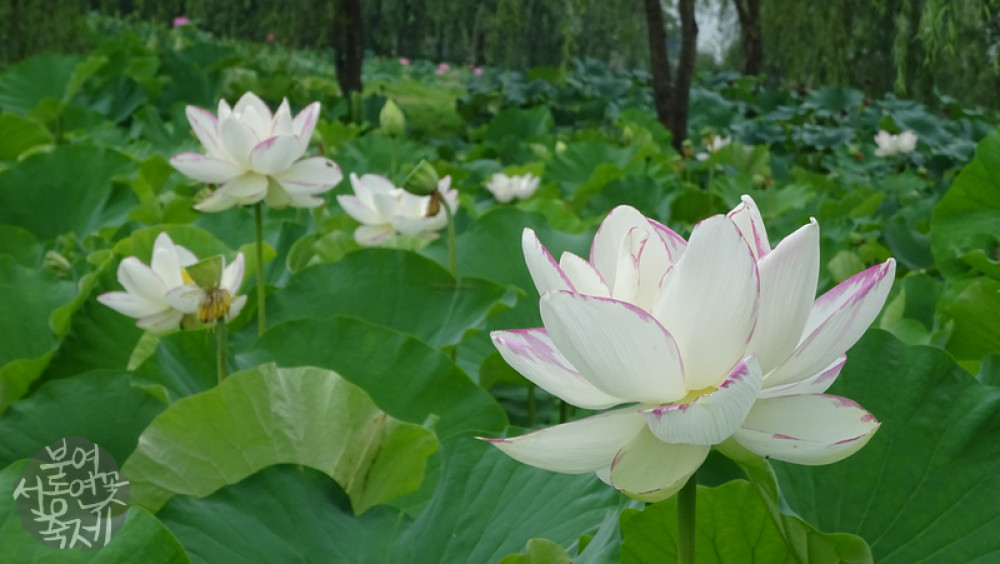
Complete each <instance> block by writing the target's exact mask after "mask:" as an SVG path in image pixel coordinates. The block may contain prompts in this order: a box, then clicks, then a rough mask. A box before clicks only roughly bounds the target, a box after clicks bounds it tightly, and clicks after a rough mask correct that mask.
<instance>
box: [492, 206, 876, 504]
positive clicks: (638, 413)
mask: <svg viewBox="0 0 1000 564" xmlns="http://www.w3.org/2000/svg"><path fill="white" fill-rule="evenodd" d="M522 242H523V247H524V249H525V261H526V262H527V264H528V268H529V271H530V272H531V275H532V278H533V279H534V281H535V284H536V286H538V289H539V291H540V292H542V298H541V302H540V307H541V315H542V322H543V325H544V327H542V328H537V329H523V330H513V331H496V332H494V333H493V334H492V337H493V342H494V344H495V345H496V347H497V349H498V350H499V351H500V354H501V355H502V356H503V357H504V359H505V360H506V361H507V362H508V363H510V365H511V366H512V367H514V368H515V369H516V370H517V371H518V372H520V373H521V374H522V375H524V376H525V377H526V378H528V379H529V380H531V381H532V382H534V383H535V384H537V385H538V386H539V387H541V388H543V389H545V390H546V391H548V392H550V393H552V394H553V395H555V396H557V397H559V398H561V399H563V400H564V401H566V402H568V403H571V404H573V405H576V406H579V407H581V408H585V409H606V408H612V407H614V409H611V410H610V411H607V412H604V413H601V414H599V415H595V416H592V417H588V418H585V419H581V420H578V421H573V422H570V423H564V424H562V425H557V426H555V427H550V428H548V429H542V430H540V431H535V432H533V433H528V434H526V435H522V436H519V437H512V438H504V439H489V440H490V442H491V443H493V444H494V445H495V446H497V447H498V448H500V449H501V450H502V451H504V452H505V453H507V454H508V455H510V456H511V457H513V458H515V459H517V460H519V461H521V462H524V463H526V464H530V465H532V466H537V467H539V468H544V469H547V470H552V471H556V472H564V473H585V472H596V473H597V475H598V476H599V477H600V478H601V479H602V480H604V481H605V482H608V483H609V484H611V485H612V486H614V487H615V488H617V489H619V490H621V491H623V492H624V493H626V494H628V495H630V496H632V497H635V498H637V499H642V500H646V501H656V500H660V499H665V498H666V497H669V496H670V495H672V494H673V493H674V492H676V491H677V490H679V489H680V488H681V487H682V486H683V485H684V483H685V482H686V481H687V480H688V478H689V477H690V476H691V475H692V474H693V473H694V472H695V470H697V468H698V467H699V466H700V465H701V463H702V461H704V459H705V457H706V456H707V455H708V452H709V450H710V449H711V447H712V445H718V444H720V443H723V442H726V441H729V440H730V439H731V440H732V441H735V442H736V443H738V444H739V445H741V446H742V447H744V448H745V449H748V450H750V451H752V452H753V453H756V454H758V455H761V456H769V457H771V458H776V459H779V460H786V461H790V462H796V463H800V464H826V463H830V462H835V461H837V460H840V459H842V458H845V457H847V456H849V455H850V454H853V453H854V452H856V451H857V450H858V449H860V448H861V447H862V446H864V444H865V443H867V441H868V440H869V439H870V438H871V436H872V435H873V433H874V432H875V431H876V430H877V429H878V426H879V423H878V422H877V421H876V420H875V417H874V416H873V415H872V414H871V413H869V412H867V411H866V410H864V409H863V408H861V407H860V406H859V405H858V404H856V403H855V402H853V401H851V400H849V399H846V398H842V397H838V396H831V395H826V394H823V392H824V391H826V389H827V388H828V387H829V386H830V384H832V382H833V380H834V379H835V378H836V376H837V374H838V373H839V371H840V368H841V367H842V366H843V364H844V361H845V358H846V356H845V354H844V353H845V351H846V350H847V349H848V348H850V347H851V346H852V345H853V344H854V343H855V342H856V341H857V340H858V339H859V338H860V337H861V335H862V334H863V333H864V331H865V330H866V329H867V327H868V325H869V324H871V322H872V321H873V320H874V319H875V317H876V316H877V315H878V312H879V311H880V309H881V307H882V305H883V304H884V302H885V299H886V296H887V294H888V292H889V289H890V287H891V285H892V280H893V275H894V272H895V263H894V261H893V260H892V259H890V260H888V261H887V262H886V263H884V264H881V265H878V266H875V267H873V268H871V269H869V270H867V271H865V272H862V273H861V274H858V275H857V276H855V277H853V278H851V279H849V280H847V281H845V282H843V283H842V284H840V285H839V286H837V287H836V288H834V289H832V290H831V291H829V292H827V293H826V294H824V295H823V296H821V297H819V298H818V299H816V300H815V301H814V299H813V298H814V296H815V292H816V280H817V277H818V274H819V227H818V225H817V224H816V222H815V221H813V222H810V224H808V225H806V226H803V227H802V228H800V229H799V230H798V231H796V232H795V233H793V234H792V235H790V236H788V237H787V238H785V240H783V241H782V242H781V244H779V245H778V246H776V247H775V248H774V249H772V248H771V247H770V244H769V243H768V240H767V235H766V232H765V230H764V225H763V222H762V221H761V219H760V214H759V212H758V211H757V208H756V206H755V205H754V203H753V200H751V199H750V198H749V197H744V201H743V203H742V204H741V205H740V206H738V207H737V208H736V209H734V210H733V211H732V212H730V214H728V216H715V217H712V218H709V219H707V220H705V221H702V222H701V223H699V224H698V225H697V226H696V227H695V229H694V231H693V233H692V234H691V238H690V241H688V242H687V243H686V244H685V242H684V241H683V239H681V238H680V237H679V236H677V234H676V233H674V232H673V231H670V230H669V229H667V228H666V227H663V226H662V225H660V224H658V223H656V222H654V221H652V220H649V219H647V218H645V217H643V216H642V214H640V213H639V212H638V211H636V210H634V209H632V208H628V207H624V206H623V207H619V208H616V209H615V210H613V211H612V212H611V213H610V214H609V215H608V217H607V218H606V219H605V221H604V223H602V225H601V228H600V229H599V230H598V233H597V235H596V236H595V238H594V243H593V246H592V248H591V259H590V261H585V260H583V259H581V258H579V257H575V256H574V255H570V254H564V255H563V256H562V258H561V260H560V262H559V264H556V262H555V260H554V259H553V258H552V257H551V255H549V253H548V251H546V250H545V248H544V247H542V246H541V244H540V243H539V242H538V239H537V237H535V236H534V234H533V233H531V232H530V231H528V230H526V232H525V235H524V237H523V241H522Z"/></svg>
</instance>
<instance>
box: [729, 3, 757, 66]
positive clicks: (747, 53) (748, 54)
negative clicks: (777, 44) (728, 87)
mask: <svg viewBox="0 0 1000 564" xmlns="http://www.w3.org/2000/svg"><path fill="white" fill-rule="evenodd" d="M733 6H735V7H736V16H737V18H738V19H739V22H740V38H741V40H742V42H743V62H742V63H741V64H740V72H742V73H743V74H749V75H757V74H760V73H761V71H762V70H764V37H763V35H762V33H761V29H760V0H733Z"/></svg>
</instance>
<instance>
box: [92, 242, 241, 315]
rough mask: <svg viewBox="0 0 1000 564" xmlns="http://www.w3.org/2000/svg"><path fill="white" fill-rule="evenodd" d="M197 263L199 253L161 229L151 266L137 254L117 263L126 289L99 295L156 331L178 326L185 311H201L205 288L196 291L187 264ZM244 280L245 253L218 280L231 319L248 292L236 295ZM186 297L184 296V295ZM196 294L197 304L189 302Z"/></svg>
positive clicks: (188, 312)
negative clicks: (193, 251)
mask: <svg viewBox="0 0 1000 564" xmlns="http://www.w3.org/2000/svg"><path fill="white" fill-rule="evenodd" d="M196 263H198V257H196V256H195V255H194V253H192V252H191V251H189V250H187V249H186V248H184V247H182V246H180V245H175V244H174V242H173V240H171V239H170V236H169V235H167V234H166V233H160V234H159V235H158V236H157V237H156V241H155V242H154V243H153V256H152V260H150V266H146V265H145V264H143V263H142V262H140V261H139V259H137V258H135V257H128V258H125V259H123V260H122V261H121V264H119V265H118V282H119V283H121V285H122V287H124V288H125V291H124V292H107V293H105V294H101V295H100V296H98V297H97V300H98V301H99V302H101V303H102V304H104V305H106V306H108V307H110V308H112V309H114V310H115V311H117V312H119V313H122V314H124V315H127V316H129V317H135V318H138V319H139V321H138V322H137V323H136V325H138V326H139V327H141V328H143V329H146V330H149V331H152V332H154V333H163V332H166V331H170V330H172V329H176V328H177V326H178V325H179V324H180V322H181V320H182V319H183V318H184V315H185V314H196V313H198V305H200V304H201V298H202V297H203V294H204V292H203V291H202V292H195V291H194V290H196V289H197V287H196V286H193V283H192V280H191V278H190V277H189V276H188V274H187V271H186V270H185V268H186V267H192V266H193V265H195V264H196ZM242 280H243V255H242V254H238V255H236V260H235V261H233V264H231V265H230V266H229V267H228V268H226V269H225V271H224V273H223V275H222V277H221V281H220V284H219V287H220V289H224V290H226V291H227V292H228V293H229V296H230V303H228V304H227V307H226V311H225V312H223V313H224V315H226V316H227V320H228V319H232V318H233V317H235V316H236V315H237V314H239V311H240V309H242V308H243V304H244V303H246V296H239V297H233V296H235V295H236V291H237V290H238V289H239V285H240V282H242ZM182 298H183V299H182ZM193 298H196V299H197V301H196V303H195V305H194V307H193V308H192V307H189V302H190V301H191V300H192V299H193ZM217 309H218V308H217Z"/></svg>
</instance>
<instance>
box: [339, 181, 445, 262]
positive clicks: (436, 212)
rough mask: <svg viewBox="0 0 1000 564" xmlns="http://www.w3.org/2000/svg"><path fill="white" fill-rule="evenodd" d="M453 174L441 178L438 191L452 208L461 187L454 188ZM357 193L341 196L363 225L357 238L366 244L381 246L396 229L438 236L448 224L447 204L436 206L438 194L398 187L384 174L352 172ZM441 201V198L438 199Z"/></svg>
mask: <svg viewBox="0 0 1000 564" xmlns="http://www.w3.org/2000/svg"><path fill="white" fill-rule="evenodd" d="M450 186H451V177H450V176H445V177H444V178H442V179H441V180H440V181H439V182H438V192H439V193H440V194H441V196H442V197H443V198H444V201H445V202H447V204H448V205H449V206H451V209H452V210H453V211H454V210H457V209H458V191H457V190H454V189H451V188H450ZM351 187H352V188H354V195H353V196H352V195H346V196H337V201H338V202H340V206H341V207H342V208H344V211H345V212H347V215H349V216H351V217H353V218H354V219H356V220H358V221H359V222H360V223H361V224H362V225H361V226H360V227H358V228H357V229H356V230H355V231H354V239H355V240H356V241H357V242H358V244H360V245H364V246H366V247H373V246H377V245H378V244H379V243H381V242H382V241H384V240H385V239H386V238H388V237H389V236H391V235H393V234H394V233H400V234H403V235H411V236H416V237H421V238H424V239H434V238H435V237H437V232H438V231H440V230H441V229H442V228H444V227H445V226H446V225H447V224H448V217H447V215H446V212H445V209H444V205H438V206H437V209H434V207H435V206H434V202H433V198H434V197H435V196H433V195H432V196H417V195H414V194H411V193H409V192H407V191H406V190H403V189H402V188H399V187H397V186H396V185H394V184H393V183H392V181H390V180H389V179H388V178H386V177H384V176H379V175H377V174H366V175H364V176H361V177H360V178H359V177H358V175H356V174H354V173H351ZM438 203H439V204H440V202H438Z"/></svg>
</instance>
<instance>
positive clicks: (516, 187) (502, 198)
mask: <svg viewBox="0 0 1000 564" xmlns="http://www.w3.org/2000/svg"><path fill="white" fill-rule="evenodd" d="M539 182H541V179H540V178H538V177H537V176H532V175H531V174H525V175H523V176H507V175H506V174H504V173H502V172H498V173H496V174H494V175H493V176H492V177H491V178H490V181H489V183H487V184H486V189H487V190H489V191H490V192H491V193H492V194H493V197H494V198H496V199H497V201H498V202H500V203H502V204H506V203H507V202H509V201H511V200H513V199H514V198H518V199H520V200H523V199H525V198H530V197H531V196H532V194H534V193H535V190H538V183H539Z"/></svg>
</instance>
